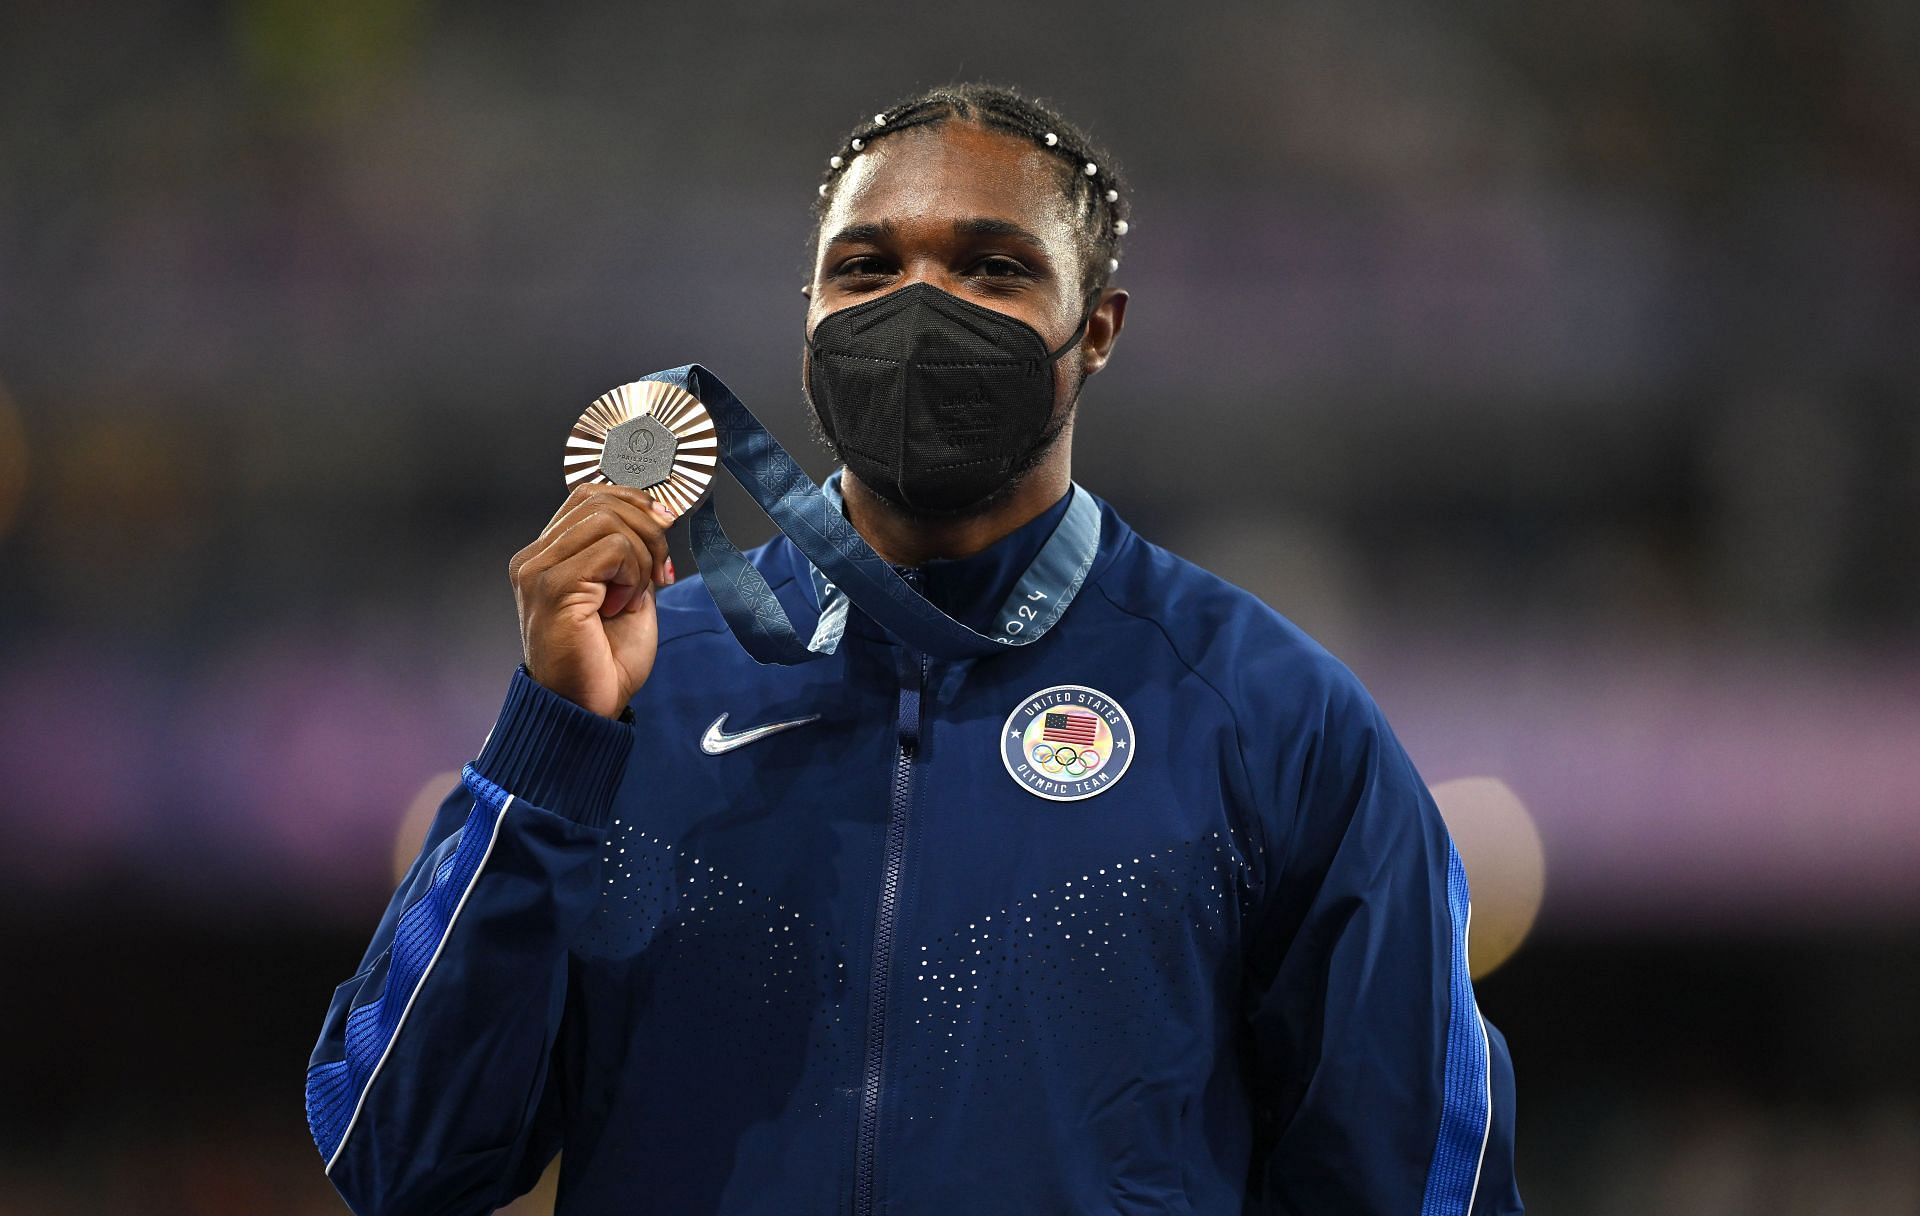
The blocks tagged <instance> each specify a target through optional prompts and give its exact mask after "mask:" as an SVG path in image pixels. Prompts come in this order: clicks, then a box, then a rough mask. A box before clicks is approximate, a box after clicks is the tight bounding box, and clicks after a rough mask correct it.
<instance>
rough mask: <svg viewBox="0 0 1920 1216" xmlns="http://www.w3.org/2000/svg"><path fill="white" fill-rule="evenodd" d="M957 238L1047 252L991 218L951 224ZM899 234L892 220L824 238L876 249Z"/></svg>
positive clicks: (851, 227)
mask: <svg viewBox="0 0 1920 1216" xmlns="http://www.w3.org/2000/svg"><path fill="white" fill-rule="evenodd" d="M953 231H954V234H955V235H956V236H973V237H979V236H1004V237H1011V238H1012V239H1014V240H1016V241H1019V242H1021V243H1023V244H1027V245H1031V246H1033V247H1034V248H1035V249H1040V250H1044V249H1046V247H1047V246H1046V242H1044V241H1042V240H1041V239H1040V238H1039V237H1037V236H1035V235H1034V234H1033V233H1031V232H1029V231H1027V230H1026V229H1025V228H1022V227H1021V226H1020V225H1018V224H1016V223H1014V222H1013V221H1012V220H1003V219H996V218H994V217H991V216H975V217H974V218H972V219H964V220H955V221H953ZM899 234H900V230H899V228H898V227H896V226H895V225H894V223H893V221H892V220H881V221H879V222H878V223H862V224H849V225H847V226H846V227H845V228H842V229H841V230H840V231H838V232H836V233H834V234H833V235H832V236H831V237H829V238H827V244H829V245H878V244H881V243H883V242H886V241H889V240H892V239H893V238H894V237H897V236H898V235H899Z"/></svg>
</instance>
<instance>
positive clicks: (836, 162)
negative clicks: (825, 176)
mask: <svg viewBox="0 0 1920 1216" xmlns="http://www.w3.org/2000/svg"><path fill="white" fill-rule="evenodd" d="M846 163H847V162H846V161H844V160H841V159H840V158H839V157H837V156H829V157H827V167H828V168H830V169H838V168H839V167H840V166H841V165H844V164H846Z"/></svg>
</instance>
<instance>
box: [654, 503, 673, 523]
mask: <svg viewBox="0 0 1920 1216" xmlns="http://www.w3.org/2000/svg"><path fill="white" fill-rule="evenodd" d="M653 513H654V514H655V515H658V516H659V517H660V518H661V519H664V520H666V521H667V522H668V523H672V522H673V521H674V514H673V508H672V507H670V506H668V505H667V504H666V503H664V502H656V503H654V504H653Z"/></svg>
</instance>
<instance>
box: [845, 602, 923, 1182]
mask: <svg viewBox="0 0 1920 1216" xmlns="http://www.w3.org/2000/svg"><path fill="white" fill-rule="evenodd" d="M912 573H913V572H912V571H909V572H908V575H909V578H908V581H909V582H912V581H914V580H913V579H912V578H911V575H912ZM899 657H900V663H901V667H900V699H899V702H898V707H897V715H896V721H897V726H898V730H897V733H896V737H895V750H894V762H893V793H892V798H891V805H890V806H889V808H888V812H887V860H886V870H885V872H884V873H883V874H882V875H881V879H880V901H879V906H878V908H877V909H876V910H875V912H874V918H873V969H872V972H871V978H870V979H869V981H868V983H869V988H868V991H867V1050H866V1063H865V1068H864V1071H863V1075H862V1078H861V1085H860V1140H859V1145H858V1150H857V1155H856V1157H855V1161H854V1173H853V1210H854V1213H855V1216H872V1213H873V1178H874V1158H875V1157H876V1155H877V1149H878V1144H879V1139H880V1080H881V1072H882V1069H883V1068H884V1066H885V1063H886V1032H887V996H888V988H889V987H890V986H891V985H890V982H889V981H890V979H891V976H892V972H893V926H894V918H895V916H896V914H897V913H898V911H899V907H900V871H901V868H902V866H903V864H904V863H905V860H906V852H907V812H908V810H909V808H910V806H911V804H912V801H913V759H914V756H915V754H916V753H917V752H918V751H919V749H920V729H921V717H920V701H921V691H922V690H923V689H924V688H925V687H926V682H927V659H926V657H925V656H924V655H914V654H912V653H910V652H906V651H903V652H901V654H900V656H899Z"/></svg>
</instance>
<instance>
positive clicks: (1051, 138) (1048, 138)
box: [1040, 131, 1060, 148]
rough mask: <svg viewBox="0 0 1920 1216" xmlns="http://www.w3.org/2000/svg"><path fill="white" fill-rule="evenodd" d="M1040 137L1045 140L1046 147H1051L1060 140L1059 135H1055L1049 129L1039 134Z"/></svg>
mask: <svg viewBox="0 0 1920 1216" xmlns="http://www.w3.org/2000/svg"><path fill="white" fill-rule="evenodd" d="M1040 138H1042V139H1044V140H1046V141H1047V147H1049V148H1051V147H1053V145H1055V144H1057V143H1059V142H1060V137H1059V136H1058V135H1055V134H1054V133H1053V132H1051V131H1049V132H1047V133H1046V134H1045V135H1043V136H1041V137H1040Z"/></svg>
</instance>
